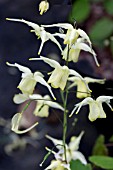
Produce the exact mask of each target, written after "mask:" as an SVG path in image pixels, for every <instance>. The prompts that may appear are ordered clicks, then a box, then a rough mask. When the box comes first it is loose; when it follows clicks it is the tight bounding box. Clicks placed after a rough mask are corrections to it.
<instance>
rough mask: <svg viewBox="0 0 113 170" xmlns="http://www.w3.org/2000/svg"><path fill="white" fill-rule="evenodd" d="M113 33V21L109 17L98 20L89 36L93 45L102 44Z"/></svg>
mask: <svg viewBox="0 0 113 170" xmlns="http://www.w3.org/2000/svg"><path fill="white" fill-rule="evenodd" d="M112 32H113V21H112V20H111V19H109V18H107V17H103V18H101V19H100V20H97V21H96V23H95V24H94V25H93V26H92V27H91V29H90V32H89V35H90V38H91V39H92V41H93V43H95V44H101V43H102V42H103V41H104V40H105V39H107V38H108V37H109V36H110V35H111V34H112Z"/></svg>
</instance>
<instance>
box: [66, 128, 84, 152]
mask: <svg viewBox="0 0 113 170" xmlns="http://www.w3.org/2000/svg"><path fill="white" fill-rule="evenodd" d="M83 134H84V131H82V132H81V133H80V134H79V136H78V137H76V136H73V137H71V140H70V143H69V149H70V150H71V151H75V150H78V149H79V143H80V140H81V138H82V136H83Z"/></svg>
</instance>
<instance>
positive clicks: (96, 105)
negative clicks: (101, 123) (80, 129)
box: [70, 96, 113, 121]
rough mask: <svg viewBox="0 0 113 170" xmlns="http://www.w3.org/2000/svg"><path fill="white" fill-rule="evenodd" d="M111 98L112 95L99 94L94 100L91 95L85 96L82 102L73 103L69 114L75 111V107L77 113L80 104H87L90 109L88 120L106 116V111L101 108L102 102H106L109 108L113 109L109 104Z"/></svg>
mask: <svg viewBox="0 0 113 170" xmlns="http://www.w3.org/2000/svg"><path fill="white" fill-rule="evenodd" d="M111 99H113V97H112V96H99V97H98V98H97V99H96V100H94V99H93V98H91V97H87V98H85V99H84V100H83V101H82V102H80V103H78V104H76V105H75V108H74V109H73V111H72V113H71V115H70V116H72V114H73V113H74V112H75V110H76V109H77V111H76V114H77V113H78V112H79V111H80V109H81V107H82V106H85V105H87V104H88V105H89V110H90V112H89V116H88V118H89V120H90V121H94V120H96V119H97V118H106V113H105V112H104V110H103V107H102V103H106V104H107V105H108V106H109V107H110V108H111V110H113V109H112V107H111V105H110V100H111Z"/></svg>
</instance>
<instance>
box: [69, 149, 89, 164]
mask: <svg viewBox="0 0 113 170" xmlns="http://www.w3.org/2000/svg"><path fill="white" fill-rule="evenodd" d="M72 159H73V160H77V159H78V160H80V161H81V162H82V163H83V164H85V165H86V164H87V161H86V159H85V156H84V155H83V154H82V153H81V152H79V151H74V152H72Z"/></svg>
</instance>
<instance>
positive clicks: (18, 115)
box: [11, 113, 38, 134]
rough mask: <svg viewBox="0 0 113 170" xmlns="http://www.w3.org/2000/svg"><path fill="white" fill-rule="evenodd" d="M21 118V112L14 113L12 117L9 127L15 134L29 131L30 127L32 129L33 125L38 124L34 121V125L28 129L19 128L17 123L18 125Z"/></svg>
mask: <svg viewBox="0 0 113 170" xmlns="http://www.w3.org/2000/svg"><path fill="white" fill-rule="evenodd" d="M21 119H22V113H16V114H15V115H14V116H13V118H12V123H11V125H12V128H11V130H12V131H14V132H15V133H17V134H23V133H26V132H28V131H30V130H31V129H33V128H34V127H35V126H37V125H38V122H36V123H35V124H34V125H32V126H31V127H29V128H28V129H25V130H19V125H20V121H21Z"/></svg>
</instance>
